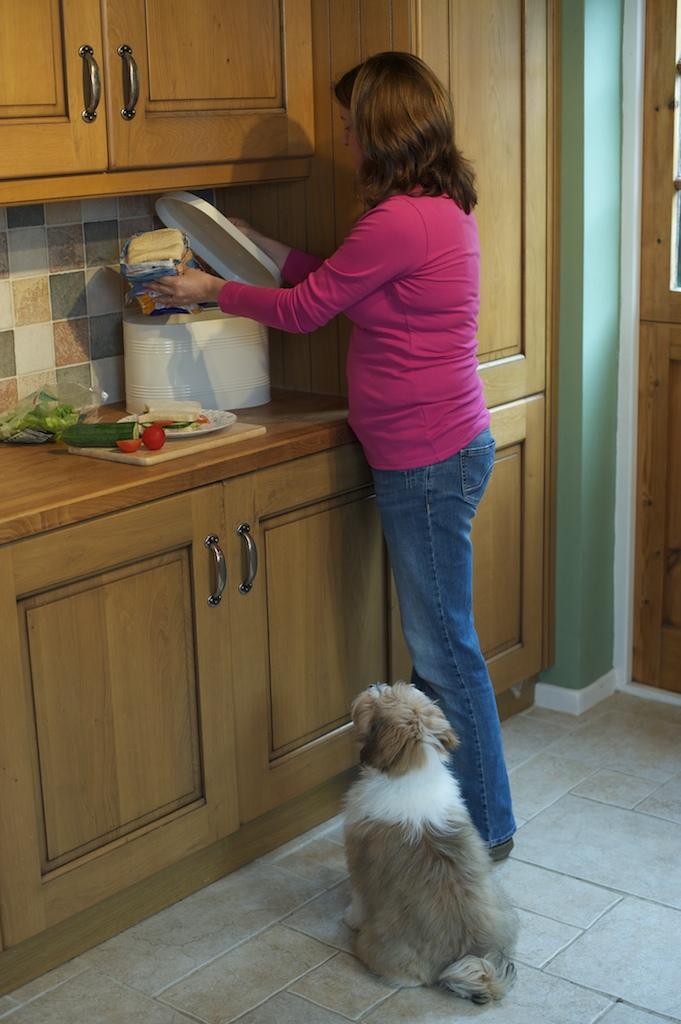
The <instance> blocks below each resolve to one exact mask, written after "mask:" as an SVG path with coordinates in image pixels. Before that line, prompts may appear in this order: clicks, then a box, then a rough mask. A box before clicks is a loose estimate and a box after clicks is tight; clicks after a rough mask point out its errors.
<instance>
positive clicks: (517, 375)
mask: <svg viewBox="0 0 681 1024" xmlns="http://www.w3.org/2000/svg"><path fill="white" fill-rule="evenodd" d="M420 11H421V27H422V33H421V47H420V50H419V52H420V53H421V54H422V55H423V57H424V58H425V59H426V61H428V63H430V64H431V65H432V66H433V68H434V69H435V70H436V71H437V73H438V74H439V75H440V77H441V78H442V80H443V81H444V82H447V83H448V84H449V86H450V90H451V96H452V100H453V103H454V117H455V124H456V138H457V143H458V145H459V147H460V148H461V149H462V150H463V153H464V155H465V156H466V157H467V158H468V159H469V160H471V161H472V163H473V165H474V168H475V173H476V177H477V184H478V199H479V202H478V206H477V208H476V211H475V214H476V218H477V221H478V225H479V229H480V246H481V254H482V260H481V308H480V325H479V349H478V355H479V358H480V362H481V369H482V378H483V380H484V383H485V391H486V397H487V403H488V405H490V406H495V405H500V404H502V403H504V402H508V401H512V400H514V399H518V398H521V397H523V396H526V395H531V394H534V393H536V392H540V391H543V390H544V387H545V366H546V350H547V338H549V337H550V326H551V316H552V311H551V306H550V302H549V295H550V285H551V273H552V261H551V246H552V239H551V232H550V223H551V205H552V202H553V198H552V194H551V180H552V163H551V159H552V147H551V145H550V139H551V138H552V133H551V111H552V88H553V83H552V79H551V69H552V67H553V65H554V62H553V60H552V43H553V17H554V0H458V2H457V3H451V2H450V3H449V13H448V32H447V31H444V32H443V14H442V5H441V4H439V3H438V4H432V5H431V4H430V3H421V5H420Z"/></svg>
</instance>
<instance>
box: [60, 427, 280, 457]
mask: <svg viewBox="0 0 681 1024" xmlns="http://www.w3.org/2000/svg"><path fill="white" fill-rule="evenodd" d="M266 432H267V427H263V426H260V424H258V423H238V422H237V423H235V424H234V426H233V427H230V428H229V430H220V431H216V432H215V433H214V434H208V435H205V434H204V435H203V436H202V437H197V438H196V439H195V440H194V441H192V440H191V439H190V438H188V437H186V438H182V439H181V440H180V438H177V439H175V440H173V441H166V443H165V444H164V446H163V448H161V449H160V450H159V451H157V452H150V451H148V450H147V449H146V448H139V449H138V450H137V451H136V452H122V451H120V450H119V449H118V448H72V447H71V446H69V449H68V450H69V451H70V452H71V453H72V454H73V455H85V456H86V457H87V458H89V459H108V461H109V462H127V463H128V464H129V465H131V466H157V465H158V464H159V463H160V462H169V461H170V459H181V458H182V457H183V456H184V455H195V454H196V452H205V451H208V450H209V449H211V448H221V447H222V446H223V445H227V444H234V443H235V442H237V441H245V440H246V438H248V437H256V436H257V435H258V434H265V433H266Z"/></svg>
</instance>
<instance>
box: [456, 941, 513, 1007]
mask: <svg viewBox="0 0 681 1024" xmlns="http://www.w3.org/2000/svg"><path fill="white" fill-rule="evenodd" d="M514 978H515V966H514V964H513V962H512V961H511V960H509V959H508V958H507V957H505V956H504V955H503V954H502V953H497V954H493V955H491V956H487V957H479V956H463V957H461V959H460V960H457V961H456V962H455V963H453V964H450V965H449V967H445V969H444V971H443V972H442V974H441V975H440V977H439V978H438V982H439V984H440V985H442V987H443V988H448V989H449V990H450V991H451V992H454V993H455V994H456V995H457V996H461V998H462V999H470V1000H471V1001H472V1002H474V1003H488V1002H489V1001H490V999H501V997H502V996H503V995H504V993H505V992H506V990H507V989H508V988H510V986H511V984H512V983H513V979H514Z"/></svg>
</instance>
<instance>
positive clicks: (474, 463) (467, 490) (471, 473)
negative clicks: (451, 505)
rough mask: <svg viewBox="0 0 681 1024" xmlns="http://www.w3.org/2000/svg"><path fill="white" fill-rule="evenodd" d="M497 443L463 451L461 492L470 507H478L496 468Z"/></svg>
mask: <svg viewBox="0 0 681 1024" xmlns="http://www.w3.org/2000/svg"><path fill="white" fill-rule="evenodd" d="M495 447H496V445H495V442H494V441H490V443H489V444H486V445H484V446H483V447H481V448H464V449H463V450H462V451H461V491H462V493H463V497H464V500H465V501H467V502H468V503H469V505H474V506H477V504H478V502H479V501H480V499H481V498H482V496H483V494H484V493H485V488H486V487H487V482H488V480H489V478H490V474H491V472H492V468H493V466H494V451H495Z"/></svg>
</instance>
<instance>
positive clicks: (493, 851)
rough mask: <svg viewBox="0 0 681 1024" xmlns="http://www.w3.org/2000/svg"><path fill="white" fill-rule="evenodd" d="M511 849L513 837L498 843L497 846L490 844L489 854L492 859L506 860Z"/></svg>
mask: <svg viewBox="0 0 681 1024" xmlns="http://www.w3.org/2000/svg"><path fill="white" fill-rule="evenodd" d="M512 849H513V837H511V838H510V839H507V840H506V842H505V843H499V845H498V846H490V848H489V855H490V858H491V859H492V860H493V861H495V862H496V861H500V860H506V858H507V857H508V855H509V853H510V852H511V850H512Z"/></svg>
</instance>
